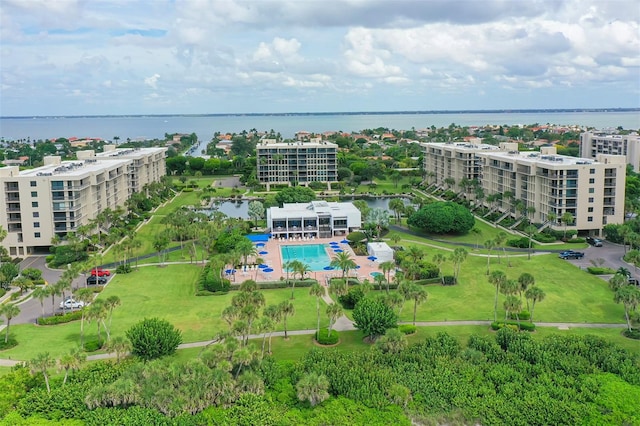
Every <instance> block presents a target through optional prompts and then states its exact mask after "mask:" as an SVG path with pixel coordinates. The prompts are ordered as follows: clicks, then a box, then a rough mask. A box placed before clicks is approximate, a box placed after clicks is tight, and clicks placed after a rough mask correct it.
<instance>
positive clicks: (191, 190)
mask: <svg viewBox="0 0 640 426" xmlns="http://www.w3.org/2000/svg"><path fill="white" fill-rule="evenodd" d="M182 192H193V188H183V189H182Z"/></svg>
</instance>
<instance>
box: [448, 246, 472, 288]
mask: <svg viewBox="0 0 640 426" xmlns="http://www.w3.org/2000/svg"><path fill="white" fill-rule="evenodd" d="M468 254H469V252H467V251H466V250H465V249H463V248H461V247H458V248H457V249H455V250H454V251H453V253H452V254H451V261H452V262H453V279H454V281H455V282H458V275H459V274H460V267H461V266H462V264H463V263H464V261H465V260H466V259H467V255H468Z"/></svg>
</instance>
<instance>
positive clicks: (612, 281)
mask: <svg viewBox="0 0 640 426" xmlns="http://www.w3.org/2000/svg"><path fill="white" fill-rule="evenodd" d="M622 269H626V268H622ZM618 271H619V270H618ZM628 283H629V278H628V277H627V276H626V275H624V274H621V273H620V272H616V273H615V274H614V275H613V276H612V277H611V278H609V288H610V289H611V290H613V291H617V290H618V289H619V288H620V287H624V286H626V285H627V284H628Z"/></svg>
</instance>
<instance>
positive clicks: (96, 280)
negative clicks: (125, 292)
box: [87, 275, 107, 285]
mask: <svg viewBox="0 0 640 426" xmlns="http://www.w3.org/2000/svg"><path fill="white" fill-rule="evenodd" d="M106 283H107V277H100V276H95V275H91V276H90V277H87V285H96V284H106Z"/></svg>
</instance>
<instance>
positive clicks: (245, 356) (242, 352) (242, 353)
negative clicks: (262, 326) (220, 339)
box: [233, 347, 253, 380]
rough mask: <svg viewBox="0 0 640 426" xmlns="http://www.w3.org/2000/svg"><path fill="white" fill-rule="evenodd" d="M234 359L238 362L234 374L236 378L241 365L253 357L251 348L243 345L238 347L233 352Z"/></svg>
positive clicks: (247, 362) (246, 363)
mask: <svg viewBox="0 0 640 426" xmlns="http://www.w3.org/2000/svg"><path fill="white" fill-rule="evenodd" d="M233 356H234V358H235V360H236V361H237V362H238V370H236V376H235V379H236V380H237V379H238V376H239V375H240V371H242V367H243V366H245V365H248V364H249V363H250V362H251V360H252V359H253V355H252V353H251V349H250V348H247V347H244V348H241V349H238V350H237V351H236V352H235V353H234V354H233Z"/></svg>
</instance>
